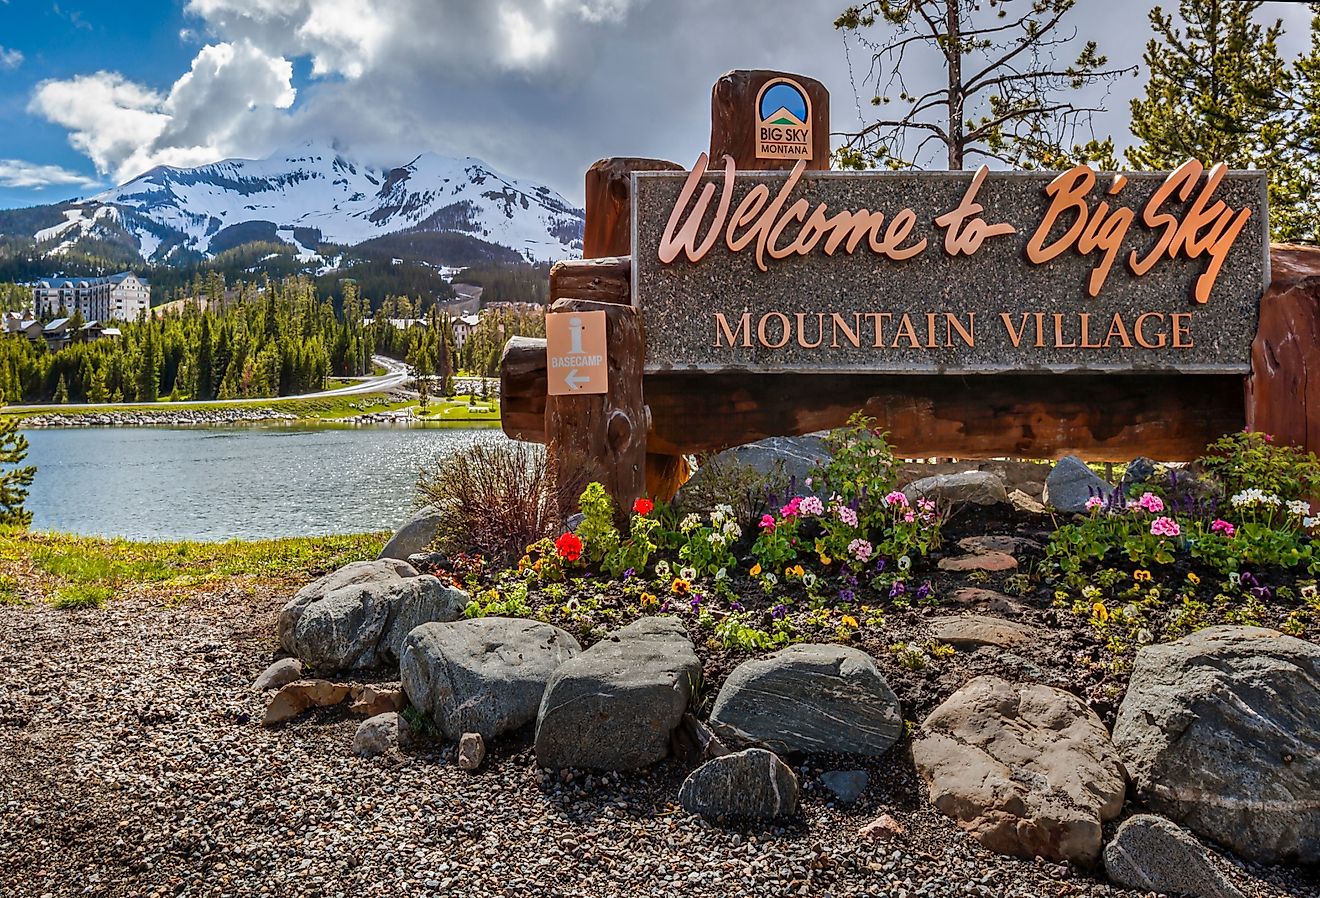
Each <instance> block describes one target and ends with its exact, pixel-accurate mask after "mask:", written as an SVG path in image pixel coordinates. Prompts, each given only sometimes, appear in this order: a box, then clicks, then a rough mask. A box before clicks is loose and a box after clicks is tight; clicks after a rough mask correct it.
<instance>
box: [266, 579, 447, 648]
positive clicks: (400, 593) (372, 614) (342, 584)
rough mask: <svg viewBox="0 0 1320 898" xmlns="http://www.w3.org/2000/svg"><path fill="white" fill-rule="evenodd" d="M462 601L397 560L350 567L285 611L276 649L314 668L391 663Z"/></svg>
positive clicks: (298, 597)
mask: <svg viewBox="0 0 1320 898" xmlns="http://www.w3.org/2000/svg"><path fill="white" fill-rule="evenodd" d="M349 568H354V570H352V571H350V570H349ZM314 587H315V588H314ZM467 603H468V595H467V593H465V592H463V591H461V590H457V589H450V588H449V587H447V586H445V585H444V584H443V583H441V582H440V581H439V580H437V579H436V578H435V577H432V576H430V575H422V576H416V572H415V571H414V569H413V568H412V567H411V566H410V565H408V564H406V563H404V562H402V561H397V560H392V559H385V560H381V561H374V562H355V563H354V564H351V565H348V566H347V567H346V568H344V569H342V570H340V571H337V572H335V573H333V574H329V575H327V576H326V577H323V578H321V580H318V581H316V582H315V583H313V584H311V585H310V586H308V587H306V588H304V589H303V590H302V591H301V592H299V593H298V595H296V596H295V597H294V598H293V599H292V600H291V601H290V602H289V603H288V604H287V605H285V607H284V609H283V610H282V611H281V612H280V639H281V644H282V645H283V646H284V648H285V649H286V650H287V651H289V652H290V653H291V654H294V655H296V656H298V658H300V659H301V660H302V662H303V664H304V665H306V666H307V667H308V668H310V669H312V670H319V671H326V672H330V671H344V670H360V669H366V668H373V667H378V666H381V665H387V664H397V663H398V660H399V655H400V652H401V651H402V649H403V640H404V638H405V637H406V636H407V635H408V633H410V632H411V631H412V630H413V629H414V628H415V627H418V626H420V625H421V624H424V623H429V622H431V621H452V620H456V619H457V618H459V617H460V616H461V615H462V613H463V609H464V608H465V607H466V606H467Z"/></svg>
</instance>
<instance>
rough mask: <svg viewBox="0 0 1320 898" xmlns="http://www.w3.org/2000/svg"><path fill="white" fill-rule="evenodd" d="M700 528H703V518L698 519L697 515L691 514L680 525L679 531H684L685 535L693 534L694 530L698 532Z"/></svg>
mask: <svg viewBox="0 0 1320 898" xmlns="http://www.w3.org/2000/svg"><path fill="white" fill-rule="evenodd" d="M700 526H701V518H700V517H698V516H697V515H694V514H690V515H688V516H687V517H685V518H684V519H683V520H682V521H681V522H680V523H679V525H678V529H679V530H681V531H683V532H684V533H691V532H692V531H693V530H696V529H697V528H698V527H700Z"/></svg>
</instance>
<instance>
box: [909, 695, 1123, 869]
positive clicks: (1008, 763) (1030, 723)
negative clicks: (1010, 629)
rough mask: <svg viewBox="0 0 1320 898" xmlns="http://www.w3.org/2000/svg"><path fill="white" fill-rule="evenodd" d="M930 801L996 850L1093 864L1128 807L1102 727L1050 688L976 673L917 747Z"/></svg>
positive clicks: (934, 715)
mask: <svg viewBox="0 0 1320 898" xmlns="http://www.w3.org/2000/svg"><path fill="white" fill-rule="evenodd" d="M912 760H913V761H914V762H915V764H916V767H917V772H918V773H919V774H920V775H921V778H922V780H923V781H925V783H926V784H927V786H928V787H929V790H930V801H931V804H933V805H935V808H936V809H937V810H939V811H940V812H941V813H943V814H944V815H946V816H948V817H951V818H952V819H953V820H954V822H956V823H957V824H958V826H959V827H961V828H962V829H964V830H966V831H967V832H969V833H971V834H972V836H973V837H974V838H975V839H976V840H977V841H978V842H980V843H981V844H982V845H983V846H985V847H986V848H987V849H989V850H990V851H993V852H995V853H997V854H1005V855H1011V856H1014V857H1025V858H1032V857H1035V856H1037V855H1039V856H1041V857H1043V858H1047V859H1049V860H1054V861H1071V862H1073V863H1077V864H1082V865H1087V866H1089V865H1091V864H1094V863H1095V862H1096V861H1097V860H1098V859H1099V857H1100V843H1101V837H1102V833H1101V829H1102V827H1103V825H1104V823H1105V822H1107V821H1109V820H1113V819H1114V818H1115V817H1117V816H1118V815H1119V812H1120V811H1122V809H1123V798H1124V793H1125V787H1126V780H1125V778H1124V771H1123V765H1122V763H1121V762H1120V761H1119V757H1118V752H1117V751H1116V750H1115V749H1114V746H1113V745H1112V744H1111V743H1110V741H1109V733H1108V732H1106V730H1105V727H1104V724H1103V723H1101V722H1100V718H1099V717H1097V716H1096V715H1095V712H1093V711H1092V710H1091V709H1090V708H1088V707H1086V705H1084V704H1082V702H1081V701H1080V700H1079V699H1077V698H1076V697H1075V696H1072V695H1069V694H1068V693H1066V692H1063V691H1062V690H1059V689H1054V688H1052V687H1049V686H1039V685H1020V684H1014V683H1009V682H1007V681H1005V680H1001V679H999V678H998V677H988V676H987V677H977V678H976V679H974V680H972V681H971V682H969V683H968V684H967V685H965V686H963V687H962V688H961V689H959V690H958V691H957V692H955V693H954V694H953V695H951V696H949V698H948V699H946V700H945V702H944V703H943V704H942V705H940V706H939V707H938V708H936V709H935V710H934V711H932V712H931V714H930V716H929V717H927V718H926V721H925V723H923V724H922V735H921V737H920V738H918V739H917V740H916V741H914V742H913V743H912Z"/></svg>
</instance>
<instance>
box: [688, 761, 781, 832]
mask: <svg viewBox="0 0 1320 898" xmlns="http://www.w3.org/2000/svg"><path fill="white" fill-rule="evenodd" d="M797 801H798V783H797V777H796V776H794V774H793V771H792V770H791V769H789V767H788V765H787V764H785V763H784V762H783V761H781V760H779V758H778V757H776V756H775V754H774V753H773V752H769V751H766V750H765V749H763V748H749V749H747V750H745V751H739V752H734V753H733V754H731V755H724V756H723V757H720V758H715V759H714V760H712V761H707V762H706V763H705V764H702V765H701V766H700V767H698V768H697V769H696V770H694V771H692V772H691V773H690V774H688V777H687V779H685V780H683V786H682V788H680V789H679V792H678V802H679V804H681V805H682V806H683V809H684V810H686V811H687V812H688V813H691V814H699V815H701V816H702V817H705V818H707V819H710V820H773V819H775V818H776V817H787V816H789V815H791V814H793V813H794V812H795V811H796V810H797Z"/></svg>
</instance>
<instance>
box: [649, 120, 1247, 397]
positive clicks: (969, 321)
mask: <svg viewBox="0 0 1320 898" xmlns="http://www.w3.org/2000/svg"><path fill="white" fill-rule="evenodd" d="M791 111H792V110H790V112H791ZM770 114H771V115H780V116H782V115H783V113H782V111H781V110H780V107H779V106H778V105H777V106H776V109H775V110H774V111H773V112H771V113H770ZM632 203H633V208H632V222H633V243H632V245H633V247H634V258H633V266H632V272H633V274H632V276H633V284H632V296H633V304H634V305H635V306H636V307H637V308H638V309H639V311H640V312H641V314H642V317H643V323H644V326H645V329H646V340H647V361H646V365H647V370H648V371H665V370H698V371H740V370H745V371H764V372H783V371H803V372H834V373H845V372H876V373H908V372H912V373H917V372H921V373H931V372H949V373H957V372H1031V371H1145V372H1150V371H1170V372H1172V371H1177V372H1221V373H1245V372H1246V371H1248V370H1249V368H1250V351H1251V343H1252V340H1253V338H1254V336H1255V332H1256V323H1257V316H1258V306H1259V302H1260V298H1261V296H1262V294H1263V292H1264V290H1265V287H1266V285H1267V284H1268V281H1269V270H1268V269H1269V264H1268V230H1267V220H1268V216H1267V213H1266V176H1265V173H1263V172H1230V171H1227V170H1226V169H1225V168H1224V167H1223V166H1215V167H1213V168H1211V169H1208V170H1207V169H1206V168H1205V167H1204V166H1203V165H1202V164H1201V163H1199V162H1196V161H1189V162H1187V163H1186V164H1184V165H1183V166H1181V167H1180V168H1179V169H1177V170H1176V171H1174V172H1171V173H1127V174H1113V173H1097V172H1094V171H1092V170H1091V169H1090V168H1088V167H1086V166H1078V167H1077V168H1074V169H1072V170H1070V171H1067V172H1063V173H1024V172H989V171H988V170H986V169H985V168H982V169H981V170H979V171H977V172H913V173H843V172H827V171H815V172H807V171H805V170H804V165H803V164H802V163H798V164H797V165H796V166H795V167H794V168H793V170H792V171H781V172H735V171H734V170H733V166H732V164H729V165H726V166H724V167H723V170H721V171H718V172H712V171H707V160H706V157H705V156H704V155H703V157H702V158H701V159H700V160H699V161H698V164H697V165H696V166H695V167H694V169H693V171H691V172H636V173H634V174H633V190H632Z"/></svg>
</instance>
